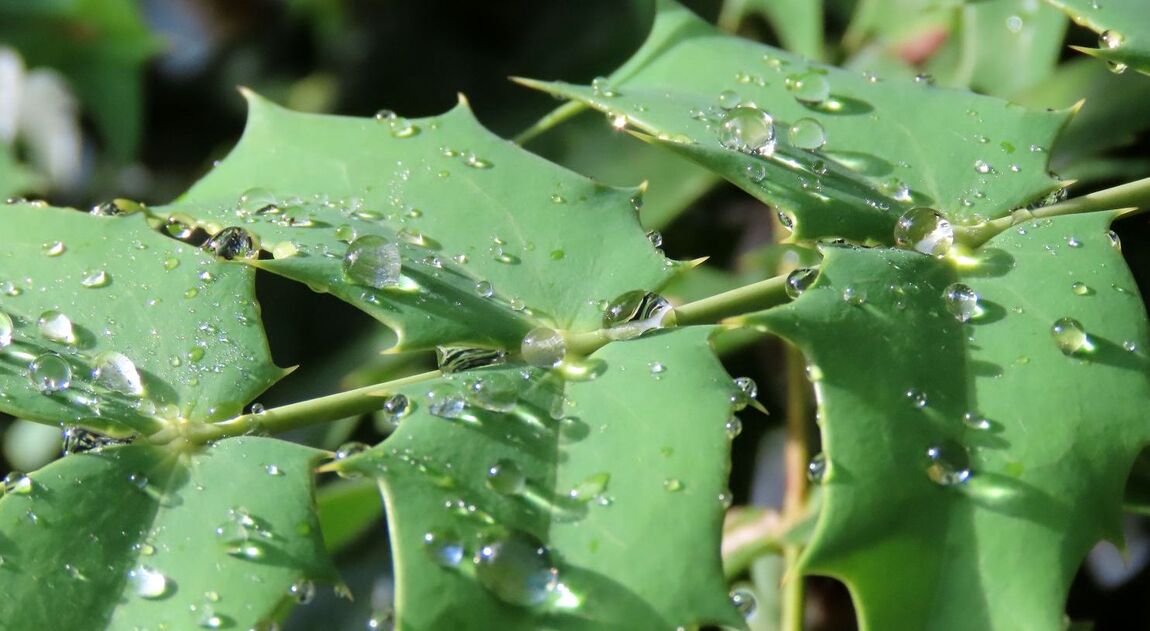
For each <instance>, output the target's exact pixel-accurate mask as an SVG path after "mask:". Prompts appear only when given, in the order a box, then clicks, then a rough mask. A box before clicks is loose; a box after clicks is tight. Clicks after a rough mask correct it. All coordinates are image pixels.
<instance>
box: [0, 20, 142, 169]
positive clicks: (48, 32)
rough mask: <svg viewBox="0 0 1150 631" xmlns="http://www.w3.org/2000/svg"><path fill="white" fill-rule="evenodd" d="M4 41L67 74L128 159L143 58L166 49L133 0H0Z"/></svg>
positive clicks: (34, 62)
mask: <svg viewBox="0 0 1150 631" xmlns="http://www.w3.org/2000/svg"><path fill="white" fill-rule="evenodd" d="M0 41H3V42H5V43H6V44H8V45H10V46H14V47H15V48H16V49H17V50H19V51H20V54H21V55H22V56H23V57H24V59H25V60H26V61H27V64H28V66H29V67H36V66H50V67H52V68H55V69H56V70H58V71H60V72H61V73H63V74H64V76H65V77H67V79H68V82H69V84H70V85H71V86H72V88H73V89H74V90H75V91H76V94H77V95H78V96H79V97H80V100H81V102H83V104H84V106H85V108H86V110H87V111H88V112H90V114H91V116H92V118H93V121H94V122H95V124H96V127H97V128H98V129H99V131H100V133H101V135H102V136H103V141H104V144H105V145H106V146H107V147H108V149H109V151H110V153H111V154H112V155H113V156H114V157H115V158H116V159H118V160H130V159H131V158H132V157H133V155H134V154H135V152H136V148H137V146H138V145H139V140H140V132H141V129H142V121H143V103H142V88H143V68H144V63H145V62H146V61H147V60H148V58H149V57H151V56H152V54H154V53H155V52H157V51H158V50H159V49H160V46H159V42H158V41H157V40H155V39H154V38H153V37H152V36H151V34H150V33H149V32H148V30H147V28H146V27H145V26H144V24H143V22H142V20H141V19H140V15H139V8H138V7H137V3H135V2H132V1H131V0H38V1H37V2H24V1H23V0H0Z"/></svg>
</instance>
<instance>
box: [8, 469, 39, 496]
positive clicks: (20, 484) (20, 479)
mask: <svg viewBox="0 0 1150 631" xmlns="http://www.w3.org/2000/svg"><path fill="white" fill-rule="evenodd" d="M32 484H33V483H32V478H30V477H28V476H27V475H26V474H24V473H23V472H21V471H10V472H9V473H8V475H6V476H4V486H3V491H4V494H5V495H8V494H12V495H29V494H31V493H32Z"/></svg>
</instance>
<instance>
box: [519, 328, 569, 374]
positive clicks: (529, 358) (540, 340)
mask: <svg viewBox="0 0 1150 631" xmlns="http://www.w3.org/2000/svg"><path fill="white" fill-rule="evenodd" d="M519 353H520V354H521V355H522V356H523V361H525V362H527V363H528V364H530V365H532V366H537V367H539V368H554V367H556V366H558V365H559V364H561V363H562V362H563V358H564V356H565V355H566V354H567V342H566V341H565V340H564V339H563V334H562V333H560V332H559V331H556V330H554V329H549V328H547V327H537V328H534V329H531V331H529V332H528V333H527V335H525V336H523V343H522V344H521V345H520V347H519Z"/></svg>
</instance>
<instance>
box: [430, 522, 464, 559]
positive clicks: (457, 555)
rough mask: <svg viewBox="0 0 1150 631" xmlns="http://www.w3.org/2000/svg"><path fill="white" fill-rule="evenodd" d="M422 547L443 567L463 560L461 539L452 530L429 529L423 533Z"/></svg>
mask: <svg viewBox="0 0 1150 631" xmlns="http://www.w3.org/2000/svg"><path fill="white" fill-rule="evenodd" d="M423 549H424V550H425V551H426V552H427V554H429V555H430V556H431V558H432V560H433V561H435V562H436V563H438V564H439V565H441V566H443V567H457V566H458V565H459V563H460V562H462V561H463V554H464V552H465V550H464V547H463V541H462V540H461V539H460V538H459V535H457V534H456V533H454V532H450V531H440V530H431V531H428V532H426V533H424V534H423Z"/></svg>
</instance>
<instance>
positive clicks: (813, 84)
mask: <svg viewBox="0 0 1150 631" xmlns="http://www.w3.org/2000/svg"><path fill="white" fill-rule="evenodd" d="M786 87H787V90H789V91H790V93H791V96H793V97H795V100H796V101H799V102H800V103H807V104H810V105H818V104H820V103H823V102H824V101H826V100H827V99H828V98H830V95H831V85H830V83H828V82H827V78H826V77H824V76H823V75H822V74H819V73H817V72H808V73H805V74H793V75H789V76H787V78H786Z"/></svg>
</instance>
